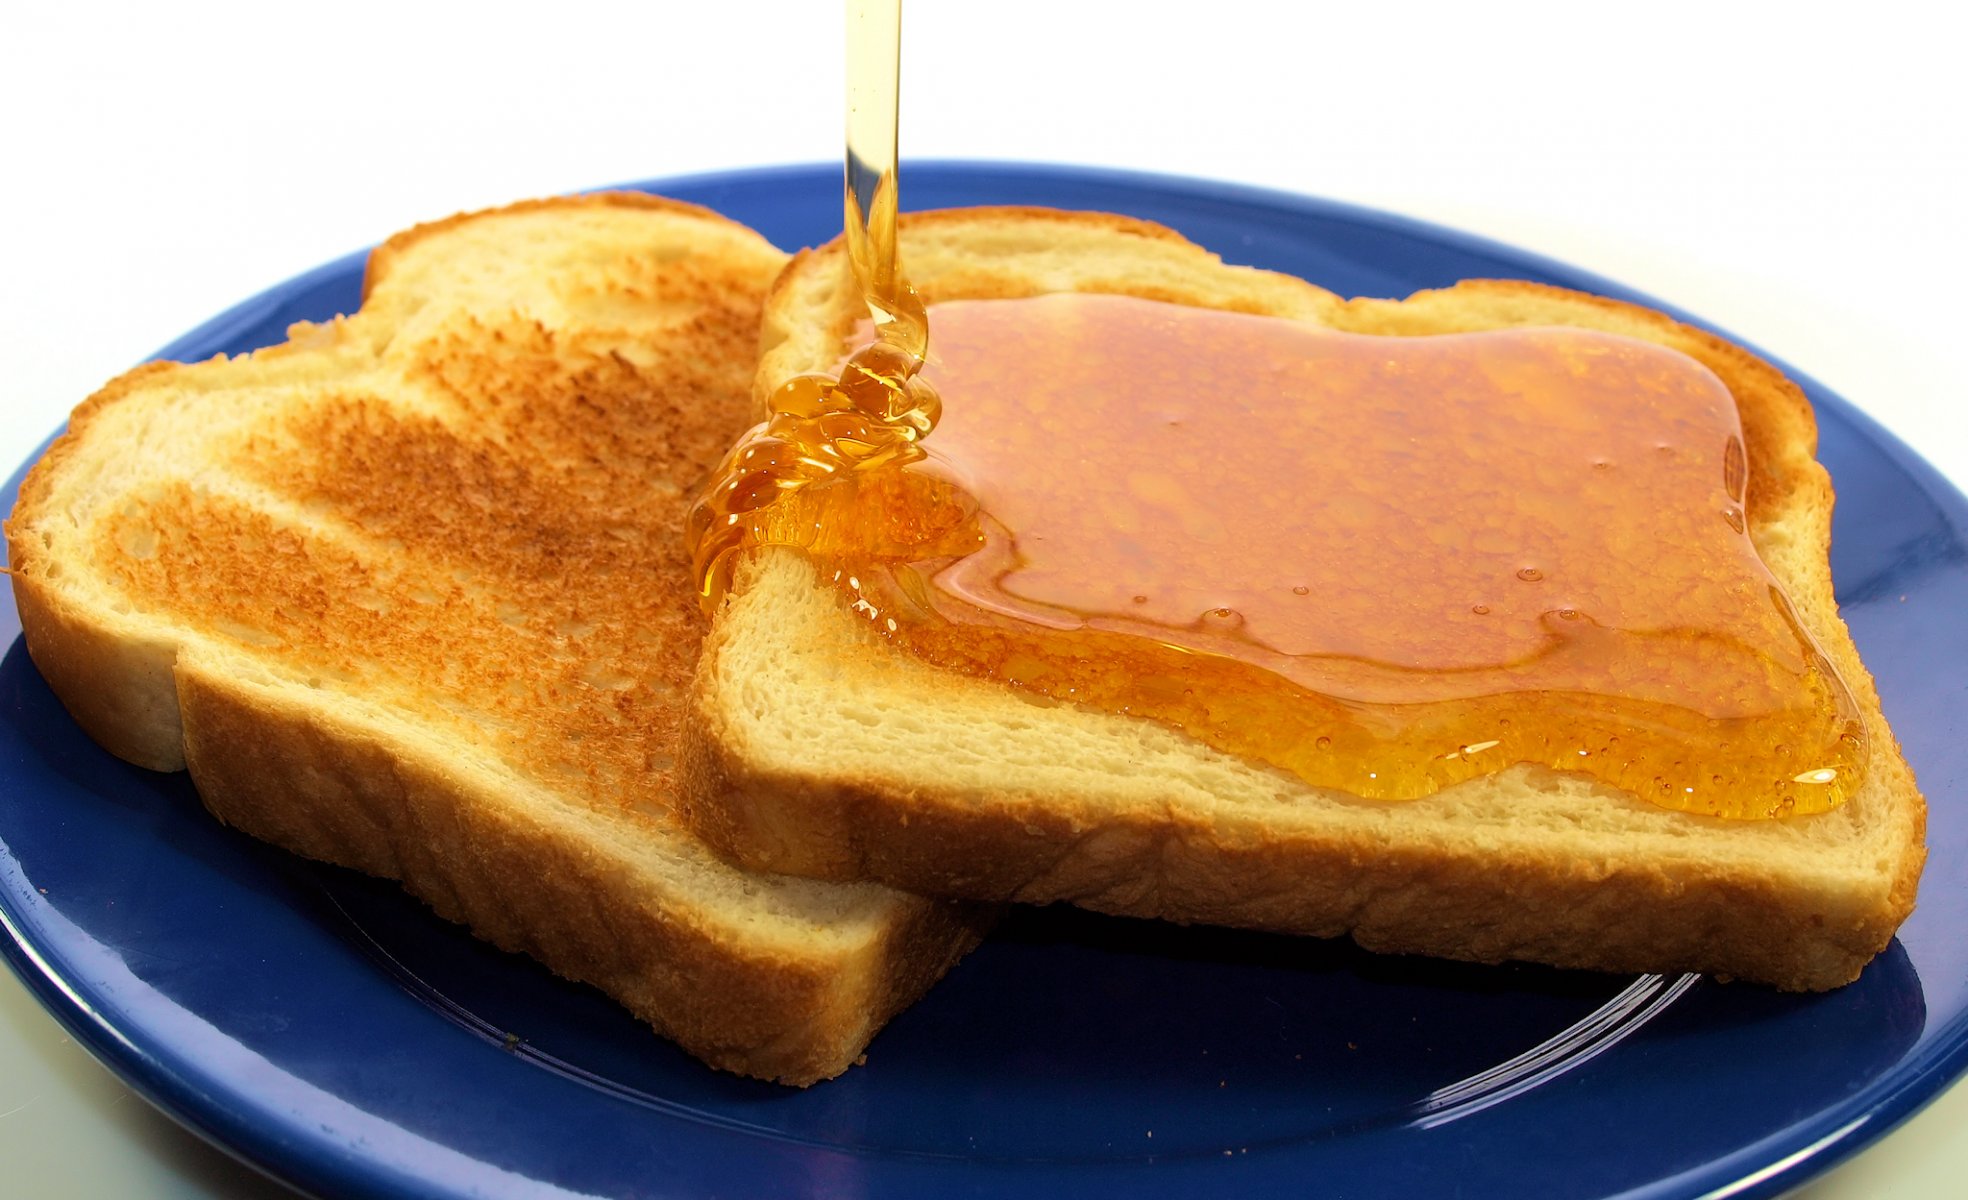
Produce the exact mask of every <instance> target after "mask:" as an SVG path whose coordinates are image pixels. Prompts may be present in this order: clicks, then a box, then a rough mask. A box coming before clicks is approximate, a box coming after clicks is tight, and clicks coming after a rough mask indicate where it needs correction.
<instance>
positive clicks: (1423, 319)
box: [685, 210, 1925, 989]
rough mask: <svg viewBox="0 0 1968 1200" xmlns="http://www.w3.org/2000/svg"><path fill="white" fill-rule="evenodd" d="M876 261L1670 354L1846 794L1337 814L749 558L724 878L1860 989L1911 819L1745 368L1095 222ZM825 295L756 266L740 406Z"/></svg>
mask: <svg viewBox="0 0 1968 1200" xmlns="http://www.w3.org/2000/svg"><path fill="white" fill-rule="evenodd" d="M901 245H902V250H903V253H904V255H905V256H906V261H907V266H908V270H909V273H910V276H911V278H912V280H913V282H914V283H915V284H916V286H917V287H918V288H919V289H920V290H921V291H922V292H923V293H924V295H925V298H926V299H928V300H929V301H931V302H932V303H933V302H935V301H938V300H949V299H981V298H995V297H1008V296H1022V295H1030V294H1034V293H1041V292H1050V291H1070V290H1080V291H1096V292H1118V293H1127V294H1133V295H1137V296H1144V297H1149V298H1154V299H1161V300H1173V301H1178V302H1183V303H1188V304H1194V305H1203V306H1214V307H1218V308H1226V309H1237V310H1242V311H1247V312H1256V313H1263V314H1270V315H1276V316H1283V317H1291V318H1295V319H1299V320H1305V321H1312V322H1317V323H1320V324H1323V325H1327V326H1330V327H1333V328H1336V329H1342V330H1350V331H1355V332H1361V333H1376V334H1393V335H1404V336H1405V335H1421V334H1430V333H1442V332H1457V331H1471V330H1486V329H1497V328H1503V327H1511V326H1530V325H1563V326H1577V327H1583V328H1588V329H1595V330H1601V331H1606V332H1611V333H1618V334H1624V335H1627V336H1631V337H1636V338H1642V339H1646V340H1648V341H1652V342H1656V343H1659V344H1661V345H1665V346H1669V347H1672V348H1674V349H1676V350H1679V351H1681V352H1683V353H1685V354H1688V355H1690V356H1692V357H1693V358H1695V359H1696V360H1698V361H1700V362H1701V363H1703V364H1705V365H1707V366H1708V367H1709V368H1710V369H1711V370H1713V371H1714V372H1715V374H1716V375H1717V376H1718V377H1719V378H1720V379H1721V380H1722V381H1723V382H1724V383H1725V384H1726V385H1727V387H1728V388H1729V390H1730V391H1731V392H1732V393H1733V394H1734V396H1735V399H1736V401H1737V404H1738V406H1739V408H1740V412H1741V419H1742V424H1743V428H1744V431H1745V444H1746V447H1747V457H1748V462H1749V471H1750V481H1749V489H1748V490H1749V508H1748V521H1749V525H1750V532H1751V534H1752V537H1753V539H1754V543H1755V545H1756V546H1757V548H1758V550H1759V551H1760V553H1761V555H1762V557H1763V559H1764V561H1765V562H1766V563H1767V565H1768V566H1769V568H1770V569H1771V571H1772V572H1773V573H1774V574H1775V576H1776V577H1777V579H1778V581H1779V582H1780V583H1781V585H1782V586H1783V587H1784V588H1785V589H1786V590H1787V591H1788V593H1789V596H1790V597H1791V599H1792V601H1793V603H1794V605H1795V608H1796V611H1797V613H1798V614H1799V616H1800V618H1801V619H1802V622H1803V624H1804V625H1805V627H1806V628H1807V629H1808V630H1809V631H1810V633H1811V634H1813V635H1814V636H1815V637H1816V639H1817V641H1818V643H1819V644H1820V645H1821V646H1822V648H1823V649H1824V651H1825V653H1826V654H1827V655H1828V656H1829V657H1830V659H1831V661H1832V662H1833V663H1834V664H1835V666H1836V668H1837V670H1838V671H1839V672H1840V673H1841V674H1842V675H1843V677H1844V679H1845V680H1846V681H1847V683H1848V685H1849V686H1850V688H1851V690H1852V692H1853V693H1854V695H1855V697H1856V699H1857V702H1858V705H1859V707H1860V708H1862V710H1863V714H1864V722H1865V725H1866V728H1867V730H1868V732H1869V734H1870V740H1871V745H1872V758H1871V766H1870V772H1869V775H1868V777H1867V779H1866V781H1865V783H1864V784H1863V786H1862V788H1861V790H1859V791H1858V793H1857V794H1856V795H1853V796H1852V797H1851V798H1850V799H1849V800H1848V801H1846V802H1845V803H1844V804H1843V805H1842V806H1840V807H1838V808H1836V809H1834V810H1833V811H1830V812H1827V813H1823V814H1820V815H1814V816H1804V817H1793V818H1787V819H1777V820H1762V821H1727V820H1722V819H1719V818H1712V817H1705V816H1695V815H1689V814H1686V813H1680V812H1672V811H1668V810H1665V809H1663V808H1659V807H1656V806H1655V805H1653V804H1651V803H1647V802H1644V801H1642V800H1640V799H1638V798H1636V797H1634V796H1631V795H1628V794H1626V793H1624V792H1622V791H1619V790H1617V789H1614V788H1612V787H1609V786H1607V785H1604V784H1601V783H1598V782H1595V781H1593V780H1591V779H1589V778H1586V777H1584V776H1581V775H1576V774H1569V773H1560V772H1556V771H1552V770H1549V769H1544V768H1535V769H1534V768H1531V767H1529V766H1525V765H1522V764H1520V765H1517V766H1514V767H1509V768H1506V769H1504V770H1501V771H1499V772H1497V773H1495V774H1493V775H1489V776H1485V777H1481V778H1478V779H1475V780H1472V781H1468V782H1465V783H1462V784H1458V785H1455V786H1451V787H1448V788H1446V789H1444V790H1442V791H1440V792H1437V793H1436V794H1434V795H1432V796H1429V797H1426V798H1424V799H1419V800H1413V801H1408V802H1401V803H1386V802H1374V801H1363V800H1361V799H1360V798H1358V797H1353V796H1350V795H1347V794H1344V793H1340V792H1334V791H1329V790H1321V789H1318V788H1314V787H1311V786H1308V785H1305V784H1303V783H1301V782H1300V781H1298V780H1297V779H1296V778H1295V777H1288V776H1285V775H1283V774H1282V773H1280V772H1277V771H1274V770H1272V769H1269V768H1267V767H1265V766H1263V765H1261V764H1257V763H1253V762H1250V761H1246V760H1243V759H1240V758H1238V757H1235V756H1232V755H1228V754H1224V753H1219V752H1217V751H1215V750H1213V749H1211V748H1209V747H1207V746H1205V745H1203V744H1202V743H1201V742H1199V741H1196V740H1194V739H1192V738H1190V737H1189V736H1187V735H1185V734H1183V733H1181V732H1179V731H1177V730H1176V729H1174V728H1171V727H1168V726H1165V725H1162V724H1157V723H1153V722H1150V721H1146V720H1141V719H1134V718H1129V717H1126V716H1119V715H1114V714H1110V713H1106V712H1097V711H1090V710H1087V709H1084V708H1079V707H1075V706H1072V705H1067V704H1050V705H1046V706H1039V705H1035V704H1034V703H1032V702H1031V701H1030V700H1029V699H1025V698H1021V697H1020V696H1019V695H1017V694H1014V693H1013V691H1012V690H1010V689H1009V688H1007V687H1004V686H1001V685H998V684H996V683H993V682H988V681H984V680H980V679H976V678H971V677H965V676H959V675H957V674H955V673H952V672H947V671H942V670H939V669H936V668H933V667H931V666H928V665H925V664H924V663H923V662H921V661H918V660H916V659H913V658H911V657H909V656H907V655H905V654H903V653H901V652H900V651H898V650H897V649H895V648H894V647H893V646H892V645H891V644H890V643H889V642H887V641H885V640H883V639H881V638H879V637H877V636H875V635H873V634H871V633H870V632H869V628H868V623H867V622H865V621H857V620H855V619H853V618H852V617H851V616H850V615H849V614H848V613H846V612H845V611H844V609H843V606H842V605H841V603H840V602H838V601H837V600H836V599H835V595H836V593H835V592H834V591H833V590H831V589H827V588H824V587H822V586H820V584H819V580H818V578H817V576H816V574H815V568H814V567H813V566H812V565H811V564H809V562H808V561H807V560H805V559H804V558H802V557H801V556H800V555H798V554H796V553H793V552H791V551H787V550H779V549H773V550H767V551H760V552H754V553H752V554H751V555H749V556H748V558H747V560H746V561H743V562H741V563H740V564H739V569H738V572H737V574H736V577H735V585H734V589H733V593H732V596H731V598H730V600H729V602H728V603H727V605H726V606H725V607H724V608H723V609H722V611H720V612H719V613H718V614H717V616H716V620H715V623H714V627H713V630H712V633H711V636H710V639H709V642H708V644H707V648H706V651H705V654H704V657H703V659H702V660H701V663H700V669H699V674H698V677H697V682H696V685H695V696H694V699H693V706H692V710H691V717H692V723H691V725H690V728H689V730H688V732H687V733H686V737H685V767H686V771H687V773H688V779H687V783H686V792H687V801H686V807H687V811H688V813H689V815H690V819H691V820H692V821H693V822H694V823H695V824H696V826H697V828H698V829H699V831H700V832H701V833H702V834H703V835H704V836H705V838H706V839H707V840H708V841H710V842H711V843H713V844H714V845H715V846H717V847H719V848H720V849H722V850H723V851H724V852H725V853H727V854H728V855H730V856H732V857H733V858H734V860H735V861H738V862H741V863H744V864H746V865H748V866H750V867H752V868H754V869H760V870H776V871H790V872H796V873H801V874H807V875H814V876H818V877H823V878H829V879H870V880H880V881H883V882H887V883H891V884H894V885H896V886H899V887H904V888H908V889H911V890H915V891H921V892H924V893H929V894H938V895H951V896H969V897H979V898H991V899H1012V900H1021V901H1058V900H1065V901H1071V902H1073V903H1076V904H1081V905H1084V906H1087V907H1089V908H1094V909H1099V910H1102V911H1106V912H1113V913H1124V914H1131V915H1138V916H1154V917H1164V918H1170V919H1173V920H1178V921H1185V922H1210V923H1220V924H1226V925H1237V926H1244V927H1250V928H1256V929H1266V930H1278V931H1287V932H1298V933H1306V934H1316V935H1338V934H1351V935H1352V936H1353V937H1354V938H1355V939H1356V940H1357V941H1358V942H1359V943H1360V944H1362V945H1363V946H1366V947H1368V948H1370V949H1375V950H1383V951H1392V952H1415V953H1424V954H1431V955H1439V956H1445V957H1451V958H1459V959H1467V960H1475V961H1481V962H1497V961H1503V960H1529V961H1535V962H1543V963H1550V964H1555V965H1558V966H1565V967H1589V968H1601V969H1607V970H1618V971H1682V970H1687V971H1704V972H1713V973H1717V974H1720V975H1728V976H1736V977H1742V978H1747V979H1753V980H1759V981H1763V982H1766V983H1770V984H1774V985H1776V986H1778V987H1780V988H1786V989H1822V988H1829V987H1833V986H1836V985H1838V984H1842V983H1845V982H1847V981H1849V980H1851V979H1853V978H1854V977H1856V975H1857V974H1858V972H1859V970H1860V968H1861V967H1863V966H1864V964H1865V963H1866V962H1867V960H1869V959H1870V958H1871V957H1872V956H1873V955H1874V954H1875V953H1877V952H1878V951H1879V950H1880V949H1882V948H1883V947H1884V946H1885V945H1886V944H1887V943H1888V941H1889V940H1890V939H1891V937H1892V935H1893V931H1894V929H1895V928H1897V926H1898V925H1899V923H1900V922H1901V920H1903V919H1904V918H1905V916H1906V915H1907V913H1908V912H1909V911H1910V910H1911V907H1912V904H1913V899H1914V891H1915V884H1916V881H1917V879H1918V876H1919V872H1920V867H1921V864H1922V861H1923V859H1924V854H1925V851H1924V848H1923V844H1922V839H1923V832H1924V826H1925V808H1924V805H1923V803H1922V800H1921V798H1920V795H1919V793H1918V792H1917V790H1916V789H1915V786H1914V781H1913V778H1912V775H1911V773H1910V772H1909V770H1908V768H1907V765H1906V762H1905V760H1904V758H1903V757H1902V756H1901V754H1900V752H1899V749H1898V747H1897V745H1896V744H1895V742H1894V740H1893V737H1892V734H1891V732H1890V731H1889V730H1888V729H1887V727H1886V723H1885V721H1884V719H1883V717H1882V716H1881V713H1880V708H1879V701H1878V696H1877V694H1876V691H1875V689H1874V686H1873V683H1872V680H1871V678H1870V677H1869V676H1868V675H1867V674H1866V671H1865V668H1864V667H1863V666H1862V665H1861V664H1860V662H1859V658H1858V654H1857V652H1856V651H1855V649H1854V648H1853V645H1852V641H1851V638H1850V635H1849V634H1848V633H1847V631H1846V629H1845V626H1844V624H1843V622H1842V621H1840V619H1839V617H1838V613H1837V609H1836V606H1835V604H1834V601H1833V595H1832V586H1831V576H1830V569H1829V565H1828V562H1827V547H1828V544H1829V537H1830V518H1831V503H1832V495H1831V489H1830V486H1829V482H1828V480H1827V477H1826V474H1825V472H1824V470H1823V469H1822V468H1821V467H1820V466H1819V465H1818V463H1817V462H1816V461H1815V459H1814V457H1813V455H1814V452H1815V445H1816V431H1815V424H1814V420H1813V417H1812V414H1811V411H1810V407H1809V404H1808V402H1807V401H1806V400H1805V399H1804V397H1803V396H1802V394H1801V393H1800V392H1799V391H1798V390H1797V388H1795V387H1794V386H1793V385H1791V384H1790V383H1789V382H1788V381H1786V380H1785V379H1784V378H1783V377H1782V376H1781V375H1780V374H1779V373H1778V372H1777V371H1775V370H1774V369H1772V368H1771V367H1770V366H1769V365H1768V364H1766V363H1764V362H1762V361H1760V360H1759V359H1757V358H1755V357H1754V356H1752V355H1750V354H1748V353H1747V352H1745V351H1743V350H1741V349H1739V348H1737V347H1735V346H1732V345H1730V344H1728V343H1726V342H1724V341H1723V340H1721V339H1719V338H1716V337H1714V336H1712V335H1709V334H1706V333H1703V332H1701V331H1699V330H1696V329H1692V328H1689V327H1688V326H1685V325H1682V324H1678V323H1676V322H1674V321H1672V320H1669V319H1668V318H1666V317H1664V316H1662V315H1660V314H1657V313H1654V312H1651V311H1647V310H1643V309H1640V308H1636V307H1634V306H1631V305H1627V304H1622V303H1617V302H1613V301H1610V300H1604V299H1599V298H1595V297H1591V296H1585V295H1580V294H1576V293H1571V292H1566V291H1561V290H1558V289H1554V288H1549V287H1544V286H1538V285H1533V284H1528V283H1511V282H1471V283H1464V284H1461V285H1459V286H1457V287H1454V288H1450V289H1447V290H1444V291H1433V292H1423V293H1420V294H1418V295H1416V296H1413V297H1410V298H1409V299H1407V300H1405V301H1386V300H1352V301H1344V300H1341V299H1340V298H1338V297H1336V296H1333V295H1331V294H1329V293H1327V292H1324V291H1322V290H1320V289H1318V288H1316V287H1313V286H1311V285H1309V284H1306V283H1303V282H1301V281H1299V280H1296V279H1290V278H1286V277H1283V276H1279V275H1274V274H1269V273H1266V272H1260V271H1254V270H1249V269H1245V268H1234V267H1227V266H1224V265H1222V264H1221V263H1220V262H1219V261H1218V260H1217V259H1216V258H1215V257H1214V256H1213V255H1210V254H1208V253H1207V252H1205V251H1203V250H1202V249H1200V248H1198V247H1196V246H1194V245H1191V244H1189V243H1188V242H1186V241H1184V240H1182V239H1181V238H1179V237H1178V236H1176V235H1174V234H1173V233H1171V232H1169V231H1167V230H1165V229H1160V228H1158V227H1154V226H1150V225H1145V224H1143V223H1140V222H1135V221H1130V220H1126V219H1122V218H1116V217H1108V216H1099V215H1091V214H1058V213H1044V212H1035V211H1020V210H977V211H969V212H961V211H959V212H945V213H935V214H923V215H921V216H918V217H916V218H914V219H913V220H910V221H908V222H907V223H906V225H905V226H904V229H903V231H902V241H901ZM844 275H845V271H844V267H843V263H842V255H841V254H840V252H839V250H838V248H837V247H828V248H825V249H823V250H821V251H818V252H815V253H811V254H808V255H806V256H804V257H802V258H800V259H799V260H797V261H796V262H795V264H794V265H793V266H792V267H791V268H790V269H789V270H788V273H787V274H786V275H785V276H784V277H782V278H781V280H780V281H779V283H778V285H777V286H776V287H775V289H774V291H773V294H772V296H771V297H770V299H769V300H768V302H767V309H766V317H765V328H766V345H767V347H768V348H769V350H768V353H767V355H766V356H765V358H764V359H763V361H762V374H761V377H760V386H761V388H770V387H772V386H774V385H776V384H777V383H778V382H779V381H780V380H782V379H784V378H785V377H786V376H788V375H791V374H793V373H796V372H801V371H812V370H825V369H827V368H828V367H829V366H830V365H831V364H833V363H834V362H836V361H837V360H838V357H839V355H840V353H841V351H842V344H843V339H844V337H846V336H847V332H848V330H849V328H850V324H851V322H852V321H853V319H854V318H855V316H856V315H858V314H857V312H856V309H855V299H856V297H855V294H854V292H853V290H852V288H851V287H850V286H849V285H848V284H846V283H845V282H844ZM933 322H934V317H933V314H932V326H933ZM933 337H934V330H933V328H932V340H933ZM931 437H932V441H931V445H932V446H933V445H934V440H933V439H934V435H933V434H932V435H931Z"/></svg>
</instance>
